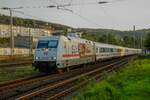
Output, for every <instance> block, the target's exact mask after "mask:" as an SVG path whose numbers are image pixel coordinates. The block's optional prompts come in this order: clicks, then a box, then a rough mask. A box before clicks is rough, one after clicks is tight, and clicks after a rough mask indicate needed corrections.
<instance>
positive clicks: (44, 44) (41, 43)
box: [37, 40, 58, 48]
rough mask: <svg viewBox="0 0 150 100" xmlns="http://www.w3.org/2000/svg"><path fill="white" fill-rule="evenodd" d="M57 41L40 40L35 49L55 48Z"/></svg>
mask: <svg viewBox="0 0 150 100" xmlns="http://www.w3.org/2000/svg"><path fill="white" fill-rule="evenodd" d="M57 45H58V40H40V41H39V42H38V46H37V48H57Z"/></svg>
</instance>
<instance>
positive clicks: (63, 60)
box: [33, 33, 141, 72]
mask: <svg viewBox="0 0 150 100" xmlns="http://www.w3.org/2000/svg"><path fill="white" fill-rule="evenodd" d="M139 53H141V49H134V48H126V47H121V46H116V45H110V44H104V43H98V42H94V41H90V40H87V39H83V38H80V37H77V36H76V35H74V33H70V34H69V35H68V36H62V35H60V36H49V37H41V38H39V40H38V43H37V46H36V49H35V55H34V64H33V65H34V67H35V68H36V69H38V70H39V71H40V72H51V71H52V70H60V69H66V68H69V67H71V66H76V65H83V64H88V63H94V62H97V61H101V60H104V59H111V58H115V57H122V56H129V55H135V54H139Z"/></svg>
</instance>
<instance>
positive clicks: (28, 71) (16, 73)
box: [0, 65, 38, 82]
mask: <svg viewBox="0 0 150 100" xmlns="http://www.w3.org/2000/svg"><path fill="white" fill-rule="evenodd" d="M35 73H38V71H34V68H33V67H32V66H31V65H30V66H22V67H13V68H8V67H7V68H5V67H4V68H0V82H3V81H8V80H14V79H19V78H24V77H27V76H31V75H34V74H35Z"/></svg>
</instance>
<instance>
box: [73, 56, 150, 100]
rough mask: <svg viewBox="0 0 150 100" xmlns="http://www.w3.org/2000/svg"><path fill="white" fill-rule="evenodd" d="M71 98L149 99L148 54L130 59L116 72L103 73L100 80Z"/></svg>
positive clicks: (97, 99) (74, 99) (101, 99)
mask: <svg viewBox="0 0 150 100" xmlns="http://www.w3.org/2000/svg"><path fill="white" fill-rule="evenodd" d="M72 99H73V100H149V99H150V56H142V57H139V58H138V59H137V60H135V61H131V62H130V63H129V64H127V65H126V66H125V67H124V68H122V69H121V70H120V71H118V72H112V73H110V74H106V75H104V80H102V81H101V82H98V83H97V82H91V83H90V84H89V85H88V86H87V87H86V88H85V89H83V90H81V91H79V93H78V95H77V96H76V97H73V98H72Z"/></svg>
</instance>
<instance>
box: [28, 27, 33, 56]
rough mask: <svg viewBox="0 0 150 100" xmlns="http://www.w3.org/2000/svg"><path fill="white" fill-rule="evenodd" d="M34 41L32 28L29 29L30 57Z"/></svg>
mask: <svg viewBox="0 0 150 100" xmlns="http://www.w3.org/2000/svg"><path fill="white" fill-rule="evenodd" d="M32 40H33V38H32V36H31V28H29V56H31V55H32V43H33V42H32Z"/></svg>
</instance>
